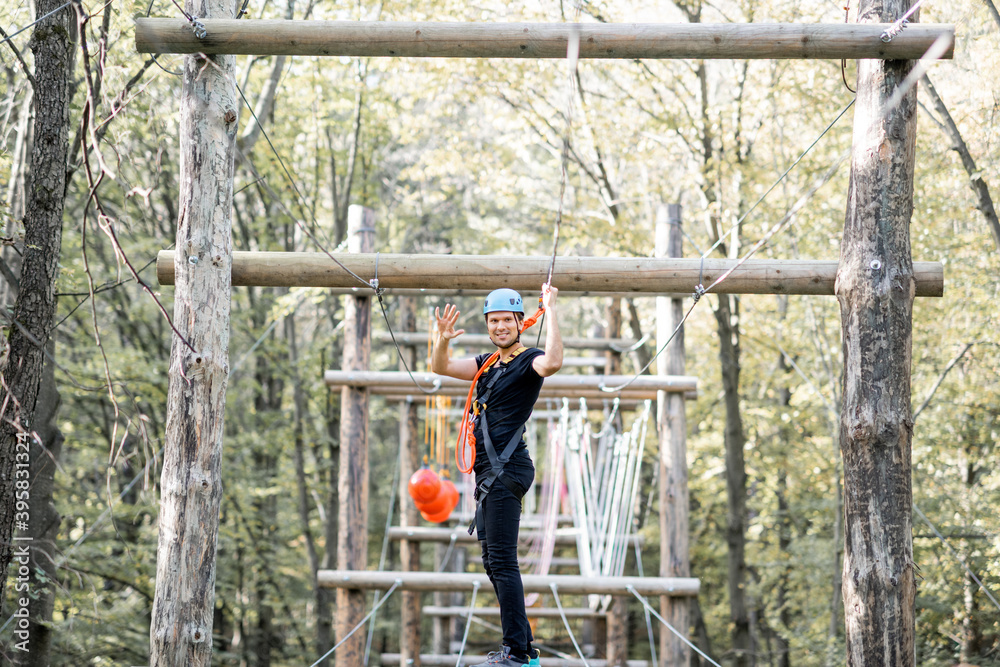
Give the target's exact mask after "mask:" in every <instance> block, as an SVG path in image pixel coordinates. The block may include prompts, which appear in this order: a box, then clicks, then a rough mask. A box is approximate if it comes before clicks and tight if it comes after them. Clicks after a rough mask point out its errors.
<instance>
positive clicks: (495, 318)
mask: <svg viewBox="0 0 1000 667" xmlns="http://www.w3.org/2000/svg"><path fill="white" fill-rule="evenodd" d="M486 328H487V330H488V331H489V332H490V340H491V341H493V344H494V345H496V346H497V347H499V348H501V349H506V348H508V347H510V346H511V345H513V344H514V343H516V342H517V337H518V334H519V333H520V332H519V329H520V327H519V325H518V321H517V317H516V316H515V315H514V313H512V312H509V311H497V312H495V313H489V314H487V315H486Z"/></svg>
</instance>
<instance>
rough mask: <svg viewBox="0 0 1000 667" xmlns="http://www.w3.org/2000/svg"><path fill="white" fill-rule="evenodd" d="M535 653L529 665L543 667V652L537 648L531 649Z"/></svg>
mask: <svg viewBox="0 0 1000 667" xmlns="http://www.w3.org/2000/svg"><path fill="white" fill-rule="evenodd" d="M531 652H532V653H533V655H532V656H531V660H529V661H528V667H542V653H541V652H540V651H539V650H538V649H537V648H533V649H531Z"/></svg>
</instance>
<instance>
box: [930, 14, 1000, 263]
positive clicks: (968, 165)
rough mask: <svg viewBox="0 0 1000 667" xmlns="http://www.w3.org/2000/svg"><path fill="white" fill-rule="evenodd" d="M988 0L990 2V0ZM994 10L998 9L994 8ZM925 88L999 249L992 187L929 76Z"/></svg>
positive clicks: (999, 239)
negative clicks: (983, 175) (991, 193)
mask: <svg viewBox="0 0 1000 667" xmlns="http://www.w3.org/2000/svg"><path fill="white" fill-rule="evenodd" d="M986 1H987V2H989V0H986ZM994 11H996V10H995V9H994ZM923 90H925V91H927V94H928V95H929V96H930V98H931V102H932V103H933V104H934V108H935V109H936V110H937V112H938V115H940V116H941V122H942V123H943V126H944V131H945V134H946V135H948V138H949V139H950V140H951V147H952V149H953V150H954V151H955V152H957V153H958V157H959V158H960V159H961V160H962V166H963V167H965V171H966V173H967V174H968V175H969V187H971V188H972V191H973V192H975V193H976V199H977V200H978V201H977V203H976V208H977V209H978V210H979V211H980V212H981V213H982V214H983V217H984V218H986V224H987V225H988V226H989V228H990V232H991V233H992V234H993V241H994V242H995V243H996V245H997V250H1000V220H998V219H997V211H996V208H995V207H994V206H993V198H992V197H991V196H990V189H989V187H988V186H987V185H986V181H984V180H983V177H982V175H981V172H980V171H979V169H978V168H977V167H976V161H975V160H974V159H972V153H970V152H969V147H968V145H966V143H965V141H964V140H963V139H962V134H961V132H959V131H958V125H957V124H956V123H955V120H954V119H953V118H952V117H951V114H950V113H948V107H946V106H945V104H944V100H942V99H941V96H940V95H938V93H937V90H936V89H935V88H934V84H932V83H931V79H930V77H929V76H925V77H924V86H923Z"/></svg>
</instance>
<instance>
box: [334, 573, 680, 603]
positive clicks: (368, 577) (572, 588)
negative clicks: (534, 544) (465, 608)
mask: <svg viewBox="0 0 1000 667" xmlns="http://www.w3.org/2000/svg"><path fill="white" fill-rule="evenodd" d="M316 580H317V582H318V583H319V586H320V587H321V588H343V589H348V590H381V591H386V590H389V589H390V588H392V587H393V586H394V585H396V584H398V588H399V589H401V590H404V591H422V592H423V591H427V592H433V591H439V592H443V593H447V592H468V591H471V590H472V589H473V588H474V586H475V585H476V584H478V585H479V588H480V589H481V590H490V589H491V588H492V584H491V583H490V580H489V578H488V577H487V576H486V575H485V574H478V573H472V572H373V571H367V570H320V571H319V572H317V573H316ZM521 581H522V582H523V583H524V592H525V593H551V592H552V589H551V585H552V584H555V585H556V589H557V591H558V593H559V594H560V595H591V594H594V595H629V594H630V589H631V590H634V591H635V592H636V593H639V594H640V595H645V596H649V595H666V596H671V597H687V596H695V595H698V589H699V588H700V582H699V581H698V580H697V579H694V578H689V577H585V576H582V575H576V574H549V575H541V574H522V575H521Z"/></svg>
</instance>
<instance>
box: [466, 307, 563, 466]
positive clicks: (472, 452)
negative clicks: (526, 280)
mask: <svg viewBox="0 0 1000 667" xmlns="http://www.w3.org/2000/svg"><path fill="white" fill-rule="evenodd" d="M544 314H545V307H544V306H543V305H542V297H541V296H539V297H538V311H537V312H536V313H535V314H534V315H532V316H531V317H529V318H528V319H526V320H525V321H524V322H523V323H522V324H521V333H522V334H523V333H524V332H525V331H527V330H528V329H529V328H531V327H532V326H534V325H535V322H537V321H538V318H540V317H541V316H542V315H544ZM521 349H522V350H523V349H526V348H521ZM520 352H521V350H517V352H515V355H516V354H520ZM499 358H500V350H497V351H496V352H494V353H493V354H491V355H490V356H489V357H487V358H486V361H485V363H483V365H482V366H480V367H479V371H478V372H477V373H476V376H475V377H474V378H472V385H471V386H470V387H469V395H468V396H466V397H465V409H464V411H463V412H462V423H461V424H460V425H459V427H458V442H456V443H455V465H457V466H458V469H459V470H460V471H461V472H463V473H466V474H468V473H471V472H472V468H473V466H475V465H476V434H475V428H474V427H473V426H472V422H471V421H470V420H469V416H470V415H473V416H478V415H479V405H478V403H476V405H475V406H473V403H472V394H473V393H475V391H476V384H477V383H478V382H479V378H480V376H482V374H483V373H485V372H486V371H488V370H489V369H490V367H491V366H492V365H493V364H494V363H496V361H497V359H499ZM483 407H484V408H485V407H486V406H483ZM466 451H468V452H469V453H468V454H466ZM466 459H468V462H469V463H468V465H467V466H463V465H462V463H463V461H465V460H466Z"/></svg>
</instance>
